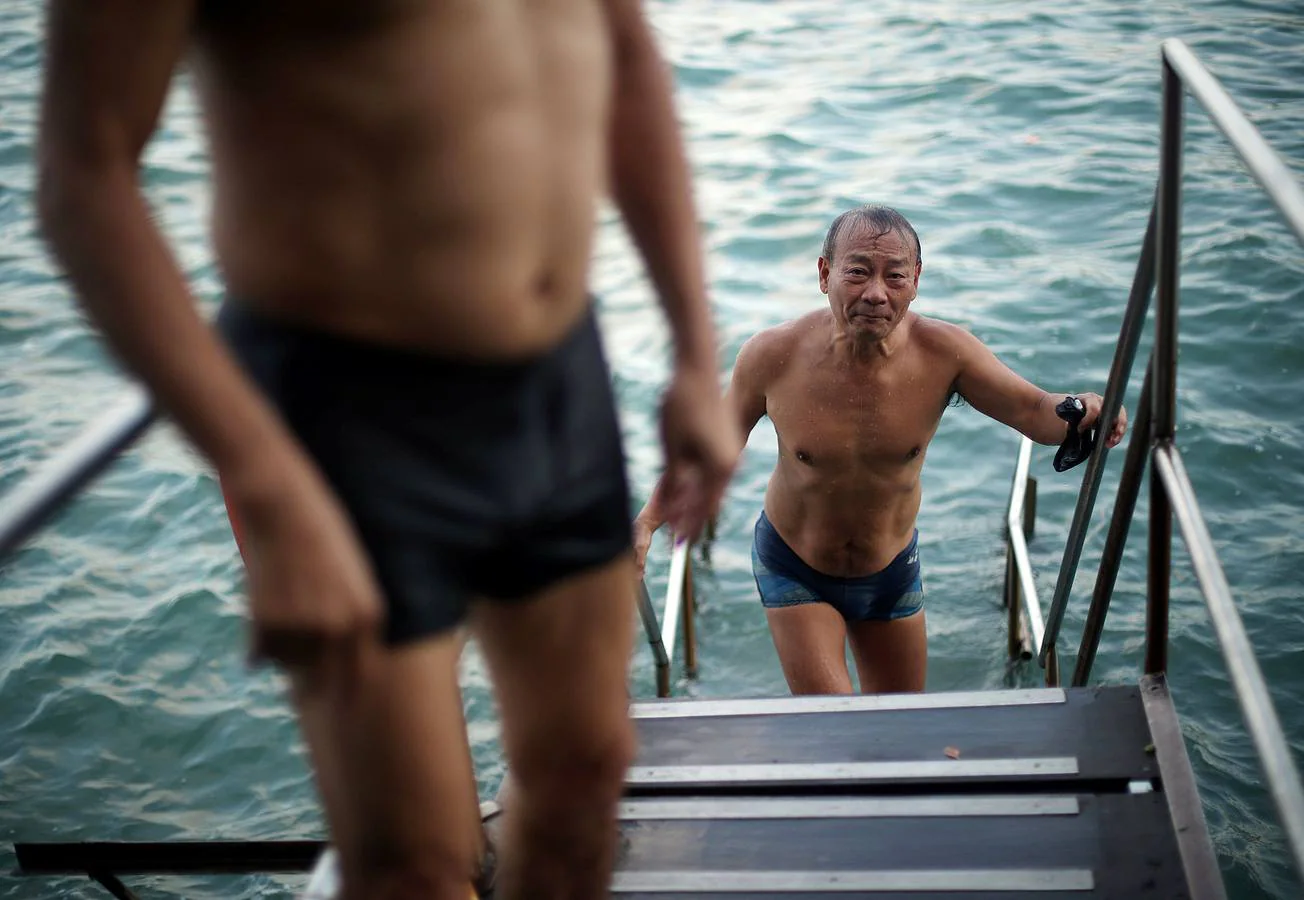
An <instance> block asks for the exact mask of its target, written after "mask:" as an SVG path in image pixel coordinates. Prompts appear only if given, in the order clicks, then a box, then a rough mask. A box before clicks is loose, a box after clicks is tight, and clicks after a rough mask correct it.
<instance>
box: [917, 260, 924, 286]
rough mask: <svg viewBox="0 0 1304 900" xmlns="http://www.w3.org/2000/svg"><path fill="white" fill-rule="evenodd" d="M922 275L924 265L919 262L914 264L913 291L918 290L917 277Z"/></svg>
mask: <svg viewBox="0 0 1304 900" xmlns="http://www.w3.org/2000/svg"><path fill="white" fill-rule="evenodd" d="M922 274H924V264H923V263H921V262H917V263H915V290H919V276H920V275H922Z"/></svg>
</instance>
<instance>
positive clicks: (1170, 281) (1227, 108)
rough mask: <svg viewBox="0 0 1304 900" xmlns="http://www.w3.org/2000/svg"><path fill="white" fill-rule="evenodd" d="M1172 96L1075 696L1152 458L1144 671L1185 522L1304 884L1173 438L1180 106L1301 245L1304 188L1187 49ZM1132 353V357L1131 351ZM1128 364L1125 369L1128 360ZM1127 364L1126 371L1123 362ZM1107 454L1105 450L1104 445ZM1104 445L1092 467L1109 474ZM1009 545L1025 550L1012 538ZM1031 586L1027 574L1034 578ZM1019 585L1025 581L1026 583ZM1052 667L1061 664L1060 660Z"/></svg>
mask: <svg viewBox="0 0 1304 900" xmlns="http://www.w3.org/2000/svg"><path fill="white" fill-rule="evenodd" d="M1161 60H1162V66H1163V96H1162V118H1161V133H1160V174H1159V183H1158V187H1157V190H1156V193H1155V202H1154V206H1153V208H1152V211H1151V218H1150V225H1149V226H1148V227H1147V230H1146V237H1145V241H1144V243H1143V246H1142V252H1141V259H1140V261H1139V262H1138V266H1137V275H1136V278H1135V280H1134V282H1133V287H1132V292H1131V295H1130V297H1129V301H1128V308H1127V313H1126V316H1125V321H1124V325H1123V329H1122V331H1121V333H1120V335H1119V343H1118V347H1117V349H1116V352H1115V358H1114V366H1113V367H1112V368H1111V372H1110V380H1109V386H1108V388H1107V394H1106V401H1105V410H1104V412H1103V413H1102V418H1103V419H1104V420H1105V421H1110V420H1111V419H1112V416H1113V415H1116V414H1117V410H1116V408H1115V407H1114V406H1113V405H1112V403H1111V400H1114V399H1117V398H1118V397H1119V396H1120V395H1121V393H1122V388H1123V386H1124V384H1125V383H1126V380H1127V377H1128V374H1129V372H1128V371H1127V370H1129V369H1130V367H1131V362H1132V360H1131V358H1130V355H1131V354H1132V353H1134V352H1135V341H1136V340H1137V338H1138V334H1137V333H1136V332H1137V331H1139V327H1140V323H1141V320H1142V319H1143V318H1144V313H1145V307H1146V306H1147V304H1148V299H1149V294H1150V291H1151V288H1152V286H1153V289H1154V293H1155V296H1156V304H1155V346H1154V352H1153V356H1152V358H1151V361H1150V365H1149V367H1148V369H1147V372H1146V378H1145V382H1144V384H1143V386H1142V396H1141V399H1140V403H1139V404H1138V410H1137V420H1136V422H1135V427H1134V428H1133V432H1132V437H1131V443H1130V444H1129V447H1128V456H1127V461H1126V463H1125V464H1124V472H1123V475H1122V479H1121V481H1120V488H1119V494H1118V497H1117V498H1116V501H1115V507H1114V514H1113V516H1112V518H1111V521H1110V530H1109V534H1108V536H1107V538H1106V547H1105V551H1104V553H1103V554H1102V558H1101V567H1100V573H1099V576H1098V578H1097V582H1096V588H1095V591H1094V593H1093V597H1092V605H1091V610H1090V612H1089V614H1088V617H1087V622H1086V625H1085V627H1084V629H1083V637H1082V645H1081V649H1080V652H1079V657H1078V661H1077V666H1076V668H1075V672H1074V678H1073V683H1074V685H1078V686H1081V685H1085V684H1086V681H1087V679H1088V677H1089V675H1090V671H1091V665H1092V662H1093V660H1094V658H1095V653H1096V648H1097V647H1098V645H1099V640H1100V633H1101V630H1102V629H1103V627H1104V621H1105V615H1106V612H1107V610H1108V606H1109V599H1110V595H1111V593H1112V591H1113V587H1114V582H1115V579H1116V577H1117V574H1118V567H1119V564H1120V562H1121V557H1122V546H1123V542H1124V541H1125V540H1126V538H1127V531H1128V525H1129V523H1130V520H1131V518H1132V511H1133V508H1134V506H1135V503H1136V498H1137V493H1138V492H1139V487H1140V480H1141V473H1142V470H1143V468H1144V466H1145V462H1146V457H1147V456H1148V457H1149V462H1150V467H1151V478H1150V495H1151V496H1150V533H1149V560H1148V567H1147V602H1146V655H1145V671H1146V672H1147V673H1149V674H1151V675H1153V674H1158V673H1163V672H1164V671H1165V670H1166V669H1167V664H1168V655H1167V643H1168V620H1169V592H1170V588H1171V563H1172V537H1173V534H1172V525H1173V519H1174V518H1176V519H1177V522H1178V525H1179V528H1180V531H1181V534H1182V538H1183V541H1184V542H1185V544H1186V547H1187V550H1188V553H1189V556H1190V558H1191V563H1192V567H1193V568H1194V569H1195V573H1196V580H1197V582H1198V584H1199V586H1200V590H1201V593H1202V594H1203V596H1204V599H1205V603H1206V605H1207V606H1208V608H1209V614H1210V618H1211V620H1212V621H1213V625H1214V631H1215V634H1216V635H1217V637H1218V643H1219V646H1220V649H1221V650H1222V653H1223V656H1224V659H1225V660H1226V663H1227V668H1228V672H1229V673H1230V676H1231V680H1232V683H1233V687H1234V688H1235V690H1236V695H1237V699H1238V701H1239V702H1240V704H1241V710H1242V712H1243V714H1244V716H1245V720H1246V724H1247V727H1248V729H1249V732H1250V735H1251V738H1252V739H1253V741H1254V743H1255V747H1256V749H1257V751H1258V753H1259V757H1260V759H1261V761H1262V764H1263V769H1264V773H1265V775H1266V776H1267V780H1268V788H1269V792H1270V793H1271V795H1272V798H1273V801H1274V802H1275V804H1276V806H1277V811H1278V814H1279V816H1280V818H1281V821H1282V823H1283V825H1284V826H1285V831H1286V836H1287V840H1288V842H1289V844H1290V851H1291V854H1292V857H1293V859H1294V862H1295V865H1296V868H1297V871H1298V872H1299V873H1301V874H1304V786H1302V785H1301V781H1300V777H1299V772H1298V770H1297V769H1296V767H1295V765H1294V762H1293V760H1292V757H1291V752H1290V747H1289V745H1288V743H1287V741H1286V737H1285V732H1284V731H1283V729H1282V727H1281V722H1280V720H1279V718H1278V717H1277V714H1276V710H1275V708H1274V706H1273V703H1272V698H1271V695H1270V694H1269V692H1268V687H1267V683H1266V681H1265V680H1264V677H1263V673H1262V671H1261V670H1260V669H1259V665H1258V662H1257V660H1256V658H1255V654H1254V650H1253V648H1252V647H1251V645H1250V642H1249V638H1248V636H1247V635H1246V632H1245V626H1244V624H1243V623H1242V621H1241V618H1240V614H1239V613H1238V612H1237V610H1236V605H1235V601H1234V599H1233V598H1232V595H1231V589H1230V587H1229V585H1228V583H1227V580H1226V577H1225V575H1224V574H1223V570H1222V566H1221V564H1220V562H1219V561H1218V556H1217V552H1216V550H1215V548H1214V544H1213V539H1212V537H1211V536H1210V534H1209V531H1208V527H1207V525H1206V523H1205V521H1204V518H1203V516H1202V515H1201V513H1200V510H1199V506H1198V504H1197V503H1196V499H1195V492H1194V490H1193V488H1192V486H1191V482H1190V479H1189V478H1188V477H1187V475H1186V471H1185V468H1184V466H1183V464H1182V458H1181V455H1180V453H1179V452H1178V450H1177V447H1176V446H1175V444H1174V438H1175V435H1176V405H1177V403H1176V400H1177V396H1176V385H1177V311H1178V301H1179V296H1180V267H1179V254H1180V230H1181V188H1182V185H1181V176H1182V152H1183V139H1182V138H1183V135H1182V132H1183V124H1184V119H1183V117H1184V110H1183V103H1184V99H1185V93H1186V91H1190V92H1191V94H1192V95H1193V96H1195V98H1196V99H1197V100H1198V101H1199V102H1200V104H1201V105H1202V106H1203V107H1204V109H1205V111H1206V112H1207V113H1208V115H1209V117H1210V119H1212V121H1213V123H1214V125H1215V126H1217V128H1218V129H1219V131H1221V132H1222V134H1223V135H1224V136H1226V137H1227V139H1228V140H1229V141H1230V142H1231V144H1232V146H1233V147H1234V148H1235V149H1236V152H1237V153H1238V155H1239V156H1240V157H1241V160H1242V161H1243V162H1244V163H1245V165H1246V167H1247V168H1248V169H1249V170H1250V173H1251V174H1252V175H1253V176H1254V177H1255V179H1256V180H1257V181H1258V182H1259V184H1260V185H1261V186H1262V187H1263V189H1264V190H1265V191H1266V192H1267V194H1268V196H1269V198H1270V199H1271V200H1272V201H1273V203H1274V204H1275V205H1276V207H1277V209H1278V211H1279V212H1281V214H1282V216H1283V217H1284V218H1285V219H1286V222H1287V223H1288V224H1289V225H1290V227H1291V229H1292V230H1293V231H1294V233H1295V236H1296V238H1297V239H1298V240H1299V241H1300V243H1301V244H1302V245H1304V188H1302V187H1301V186H1300V184H1299V183H1298V182H1297V181H1296V180H1295V178H1294V177H1293V175H1291V173H1290V170H1289V169H1287V168H1286V166H1285V164H1284V163H1282V161H1281V159H1280V157H1279V156H1278V155H1277V154H1276V152H1275V151H1273V150H1272V148H1271V147H1270V146H1269V145H1268V143H1267V142H1266V141H1265V140H1264V139H1263V137H1262V135H1260V134H1259V132H1258V130H1257V129H1256V128H1255V127H1254V126H1253V125H1252V124H1251V123H1250V122H1249V120H1248V119H1247V118H1246V117H1245V115H1244V114H1243V113H1242V112H1241V110H1240V109H1239V107H1238V106H1237V105H1236V103H1235V101H1233V100H1232V99H1231V96H1230V95H1229V94H1228V93H1227V92H1226V90H1225V89H1224V88H1223V87H1222V85H1221V84H1219V82H1218V81H1217V79H1215V78H1214V77H1213V76H1212V75H1211V74H1210V73H1209V72H1208V70H1207V69H1205V68H1204V66H1203V65H1202V64H1201V63H1200V62H1199V60H1198V59H1196V57H1195V56H1194V54H1192V53H1191V51H1190V50H1189V49H1188V48H1187V47H1186V45H1185V44H1183V43H1182V42H1181V41H1179V40H1168V41H1165V42H1164V43H1163V44H1162V46H1161ZM1128 345H1130V348H1131V349H1130V350H1129V349H1128ZM1125 357H1126V359H1125ZM1123 362H1125V363H1126V364H1125V365H1121V363H1123ZM1102 443H1103V442H1102ZM1103 456H1104V453H1103V451H1102V450H1101V447H1100V444H1098V445H1097V447H1096V451H1095V452H1093V454H1092V458H1091V465H1092V466H1098V465H1100V464H1103ZM1098 475H1099V472H1098V470H1095V469H1092V468H1090V467H1089V468H1088V472H1087V473H1086V475H1085V476H1084V479H1083V487H1082V489H1081V492H1080V493H1079V496H1078V505H1077V508H1076V510H1075V515H1074V522H1073V527H1072V529H1071V530H1070V536H1069V542H1068V547H1067V548H1066V550H1065V558H1064V561H1063V563H1062V565H1061V569H1060V579H1059V583H1057V586H1056V594H1055V598H1054V601H1053V603H1052V607H1051V613H1050V618H1049V622H1048V625H1047V629H1046V633H1045V636H1044V640H1043V643H1042V645H1041V652H1040V658H1041V660H1042V661H1043V663H1044V662H1045V660H1046V658H1047V656H1048V655H1050V654H1053V651H1054V647H1055V642H1056V638H1057V636H1058V632H1059V629H1060V626H1061V625H1062V622H1063V616H1064V611H1065V607H1066V606H1067V602H1068V591H1069V588H1071V586H1072V580H1073V574H1074V571H1075V570H1076V566H1077V563H1078V559H1079V554H1080V552H1081V542H1082V540H1083V537H1084V535H1083V529H1084V528H1085V522H1086V518H1087V517H1088V516H1089V514H1090V507H1091V505H1092V503H1093V502H1094V498H1095V493H1096V489H1097V488H1098V486H1099V483H1098ZM1011 540H1012V541H1015V540H1017V539H1016V538H1015V536H1014V535H1013V534H1011ZM1029 575H1030V573H1029ZM1021 577H1022V576H1021ZM1051 658H1053V655H1052V656H1051Z"/></svg>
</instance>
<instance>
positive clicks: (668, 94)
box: [607, 0, 716, 378]
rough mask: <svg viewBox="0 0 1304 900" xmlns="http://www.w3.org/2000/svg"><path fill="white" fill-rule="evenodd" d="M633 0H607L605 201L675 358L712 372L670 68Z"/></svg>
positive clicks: (711, 343) (711, 339)
mask: <svg viewBox="0 0 1304 900" xmlns="http://www.w3.org/2000/svg"><path fill="white" fill-rule="evenodd" d="M641 6H642V4H641V3H640V2H639V0H608V2H607V15H608V19H609V24H610V29H611V34H612V52H613V56H614V60H615V91H614V96H613V98H612V99H613V104H612V111H611V134H610V166H611V188H612V195H613V199H614V200H615V202H616V205H617V206H618V207H619V208H620V212H621V215H622V216H623V217H624V220H625V225H626V226H627V227H628V228H629V232H630V235H631V237H632V238H633V240H634V243H635V244H636V245H637V246H638V248H639V252H640V253H641V254H642V255H643V259H644V262H645V263H646V265H647V270H648V275H649V277H650V278H651V280H652V283H653V285H654V286H655V287H656V290H657V294H658V295H659V296H660V298H661V303H662V305H663V306H664V308H665V312H666V317H667V319H669V321H670V328H671V332H672V334H673V335H674V342H675V354H676V363H677V364H679V365H687V366H690V367H692V368H697V369H704V370H709V371H710V372H711V376H712V378H714V377H715V374H716V369H715V366H716V348H715V335H714V327H713V325H712V323H711V315H710V309H709V306H708V304H707V299H706V284H705V280H704V276H703V267H702V256H701V236H700V235H699V233H698V225H697V217H696V213H695V210H694V206H693V196H692V188H691V185H690V179H689V172H688V163H687V160H686V159H685V156H684V149H683V143H682V140H681V137H680V133H679V124H678V121H677V120H676V118H675V110H674V103H673V99H672V97H673V94H672V83H671V80H670V73H669V71H668V70H667V66H666V63H665V61H664V60H663V59H662V57H661V53H660V51H659V50H658V49H657V46H656V42H655V39H654V38H653V35H652V32H651V29H650V27H649V25H648V23H647V20H646V19H645V18H644V15H643V11H642V9H641Z"/></svg>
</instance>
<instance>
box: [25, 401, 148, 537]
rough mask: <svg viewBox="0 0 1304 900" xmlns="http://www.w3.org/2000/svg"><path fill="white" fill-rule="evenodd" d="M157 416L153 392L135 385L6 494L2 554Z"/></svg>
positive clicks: (31, 531) (116, 454) (102, 467)
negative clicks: (147, 391)
mask: <svg viewBox="0 0 1304 900" xmlns="http://www.w3.org/2000/svg"><path fill="white" fill-rule="evenodd" d="M153 421H154V407H153V404H152V402H151V401H150V398H149V395H148V394H147V393H145V391H143V390H141V389H140V388H138V387H134V386H133V387H131V388H130V389H128V390H127V392H126V393H125V394H124V395H123V397H122V399H121V400H120V401H119V402H118V403H117V405H115V407H114V408H113V409H111V410H109V411H108V412H107V413H105V414H104V415H103V416H102V417H100V418H99V419H97V420H96V421H95V422H93V423H92V424H91V426H90V427H89V428H87V429H86V430H85V431H83V432H82V433H81V434H79V435H78V436H77V437H76V438H74V439H73V440H72V441H71V442H70V443H69V444H67V445H66V446H65V447H64V448H63V449H61V450H60V451H59V452H58V453H56V454H55V455H54V456H52V457H50V458H49V459H48V460H46V461H44V462H43V463H41V464H40V466H39V467H37V469H36V471H35V472H33V473H32V474H31V475H30V476H28V477H27V478H26V479H24V480H23V481H22V482H20V483H19V484H18V486H17V487H15V488H14V489H13V490H11V491H10V492H9V493H7V494H5V495H4V496H3V497H0V560H3V559H4V558H5V557H6V556H8V555H9V554H10V553H12V552H13V551H14V550H16V549H18V547H20V546H21V545H22V544H23V542H24V541H26V540H27V539H28V538H29V537H31V536H32V534H33V533H35V532H36V531H37V529H39V528H40V527H41V526H42V525H44V524H45V523H46V522H47V521H49V519H50V517H51V516H53V515H54V514H55V513H56V512H58V511H59V509H60V508H61V507H62V506H63V505H64V503H66V502H67V501H68V500H69V499H71V498H72V497H73V496H75V495H76V494H77V492H78V491H80V490H81V489H82V488H83V487H85V486H86V485H87V484H88V483H89V482H90V481H91V479H93V478H95V476H97V475H99V474H100V473H101V472H102V471H104V470H105V469H106V468H108V466H109V464H110V463H112V462H113V460H114V459H116V458H117V456H118V454H119V453H121V452H122V451H123V450H125V449H126V448H127V447H129V446H131V444H132V443H133V442H134V441H135V440H136V439H137V438H138V437H140V436H141V435H142V434H144V433H145V431H146V429H148V428H149V426H150V424H151V423H152V422H153Z"/></svg>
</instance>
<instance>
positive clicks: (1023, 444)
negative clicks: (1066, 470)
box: [1005, 437, 1046, 647]
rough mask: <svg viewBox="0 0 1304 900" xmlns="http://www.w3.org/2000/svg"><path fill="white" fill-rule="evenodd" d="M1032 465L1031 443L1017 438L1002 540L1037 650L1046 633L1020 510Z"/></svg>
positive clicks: (1021, 510)
mask: <svg viewBox="0 0 1304 900" xmlns="http://www.w3.org/2000/svg"><path fill="white" fill-rule="evenodd" d="M1031 464H1032V441H1031V440H1030V439H1029V438H1026V437H1024V438H1021V439H1020V441H1019V455H1018V458H1017V461H1016V462H1015V463H1014V486H1013V487H1012V488H1011V489H1010V506H1009V509H1008V510H1006V513H1005V529H1006V539H1007V540H1008V541H1009V542H1010V550H1011V551H1012V552H1013V554H1014V568H1015V572H1016V574H1017V577H1018V587H1019V591H1018V593H1019V594H1020V595H1022V598H1023V606H1024V611H1025V612H1027V614H1028V628H1029V630H1030V631H1031V632H1032V643H1033V646H1034V647H1040V646H1041V641H1042V638H1043V637H1044V636H1045V634H1046V623H1045V622H1044V621H1043V619H1042V616H1041V603H1040V602H1039V601H1038V600H1037V585H1036V583H1035V582H1034V581H1033V578H1032V563H1031V562H1030V561H1029V559H1028V541H1027V538H1025V537H1024V521H1023V507H1024V499H1025V497H1026V494H1027V490H1028V470H1029V468H1030V467H1031Z"/></svg>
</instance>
